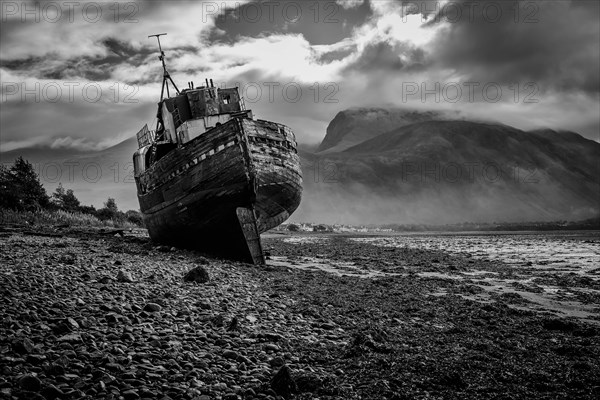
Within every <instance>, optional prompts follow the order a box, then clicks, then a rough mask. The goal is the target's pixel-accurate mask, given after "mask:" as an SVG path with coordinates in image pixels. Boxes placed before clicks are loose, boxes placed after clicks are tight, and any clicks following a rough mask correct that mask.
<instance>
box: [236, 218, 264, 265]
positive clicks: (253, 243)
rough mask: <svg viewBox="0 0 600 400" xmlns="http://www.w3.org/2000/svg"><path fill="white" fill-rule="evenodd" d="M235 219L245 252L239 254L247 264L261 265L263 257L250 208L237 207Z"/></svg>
mask: <svg viewBox="0 0 600 400" xmlns="http://www.w3.org/2000/svg"><path fill="white" fill-rule="evenodd" d="M235 212H236V215H237V219H238V222H239V225H240V228H241V234H242V235H243V239H244V241H245V243H246V249H245V251H244V250H243V249H240V252H241V253H246V254H240V256H242V257H243V258H244V259H245V260H244V261H246V262H248V263H253V264H258V265H262V264H264V263H265V256H264V253H263V249H262V244H261V242H260V233H259V231H258V223H257V219H256V213H255V212H254V210H253V209H251V208H245V207H238V208H237V209H236V210H235Z"/></svg>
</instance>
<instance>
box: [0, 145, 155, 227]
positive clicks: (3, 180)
mask: <svg viewBox="0 0 600 400" xmlns="http://www.w3.org/2000/svg"><path fill="white" fill-rule="evenodd" d="M0 209H4V210H13V211H22V212H35V211H63V212H69V213H81V214H86V215H90V216H93V217H95V218H98V219H99V220H100V221H109V220H110V221H112V222H113V223H114V224H116V225H122V224H125V223H131V224H134V225H137V226H142V225H143V221H142V215H141V213H140V212H139V211H135V210H129V211H126V212H123V211H120V210H119V208H118V207H117V203H116V202H115V199H114V198H111V197H109V198H108V199H107V200H106V202H105V203H104V207H102V208H99V209H96V208H95V207H94V206H86V205H82V204H81V202H80V201H79V199H78V198H77V197H76V196H75V193H74V192H73V190H72V189H65V188H64V187H63V186H62V184H60V183H59V184H58V187H57V188H56V190H55V191H54V193H52V194H51V195H50V196H49V195H48V193H46V189H44V186H43V185H42V183H41V182H40V179H39V176H38V175H37V173H36V172H35V170H34V168H33V165H31V163H29V161H27V160H24V159H23V158H22V157H19V158H17V159H16V160H15V162H14V163H13V165H12V166H11V167H6V166H4V165H0Z"/></svg>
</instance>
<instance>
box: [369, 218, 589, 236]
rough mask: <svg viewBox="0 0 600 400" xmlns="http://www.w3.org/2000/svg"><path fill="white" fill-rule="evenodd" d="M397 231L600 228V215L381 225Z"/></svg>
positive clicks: (570, 229)
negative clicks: (439, 223)
mask: <svg viewBox="0 0 600 400" xmlns="http://www.w3.org/2000/svg"><path fill="white" fill-rule="evenodd" d="M380 227H381V228H384V229H391V230H393V231H396V232H434V231H437V232H439V231H443V232H468V231H562V230H569V231H572V230H600V216H598V217H594V218H589V219H585V220H582V221H551V222H491V223H477V222H464V223H460V224H447V225H417V224H413V225H402V224H388V225H383V226H380Z"/></svg>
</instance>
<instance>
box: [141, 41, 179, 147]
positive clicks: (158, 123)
mask: <svg viewBox="0 0 600 400" xmlns="http://www.w3.org/2000/svg"><path fill="white" fill-rule="evenodd" d="M164 35H166V33H157V34H156V35H149V36H148V37H149V38H151V37H156V40H158V50H159V51H160V55H159V56H158V59H159V60H160V61H161V62H162V67H163V81H162V88H161V90H160V101H159V102H158V113H157V115H156V116H157V118H158V120H157V121H156V132H159V127H160V126H161V124H162V116H161V112H160V106H161V103H162V101H163V96H164V94H165V88H167V97H171V95H170V93H169V82H171V84H172V85H173V87H174V88H175V91H176V92H177V94H179V89H178V88H177V85H176V84H175V82H173V79H172V78H171V75H170V74H169V71H167V65H166V64H165V52H164V51H163V50H162V46H161V45H160V37H161V36H164ZM163 135H164V134H163ZM163 135H161V138H160V139H162V136H163Z"/></svg>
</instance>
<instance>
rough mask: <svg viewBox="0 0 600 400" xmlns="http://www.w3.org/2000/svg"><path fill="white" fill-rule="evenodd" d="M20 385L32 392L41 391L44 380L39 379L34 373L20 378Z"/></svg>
mask: <svg viewBox="0 0 600 400" xmlns="http://www.w3.org/2000/svg"><path fill="white" fill-rule="evenodd" d="M19 386H20V387H21V388H22V389H24V390H27V391H30V392H39V391H40V389H41V388H42V382H41V381H40V380H39V378H38V377H37V376H33V375H23V376H22V377H21V378H20V379H19Z"/></svg>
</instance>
